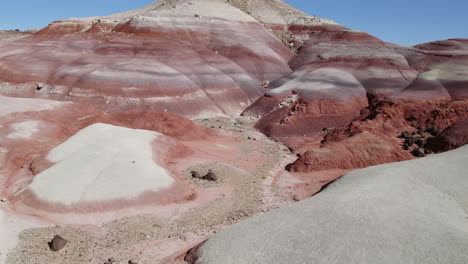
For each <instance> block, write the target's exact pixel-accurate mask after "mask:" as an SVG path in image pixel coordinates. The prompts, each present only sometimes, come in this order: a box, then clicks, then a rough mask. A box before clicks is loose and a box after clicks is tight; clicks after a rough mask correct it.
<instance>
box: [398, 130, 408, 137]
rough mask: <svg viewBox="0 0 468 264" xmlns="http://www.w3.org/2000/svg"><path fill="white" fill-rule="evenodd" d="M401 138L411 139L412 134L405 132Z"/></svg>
mask: <svg viewBox="0 0 468 264" xmlns="http://www.w3.org/2000/svg"><path fill="white" fill-rule="evenodd" d="M400 137H401V138H409V137H410V133H409V132H408V131H404V132H402V133H401V135H400Z"/></svg>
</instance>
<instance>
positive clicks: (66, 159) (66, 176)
mask: <svg viewBox="0 0 468 264" xmlns="http://www.w3.org/2000/svg"><path fill="white" fill-rule="evenodd" d="M161 136H162V135H161V134H159V133H156V132H152V131H147V130H136V129H129V128H123V127H117V126H112V125H106V124H94V125H91V126H89V127H87V128H85V129H83V130H81V131H80V132H78V133H77V134H76V135H74V136H72V137H71V138H69V139H68V140H67V141H65V142H64V143H62V144H61V145H59V146H58V147H56V148H54V149H53V150H52V151H51V152H50V153H49V154H48V156H47V159H48V160H50V161H51V162H54V163H56V164H55V165H54V166H52V167H51V168H49V169H47V170H45V171H43V172H42V173H40V174H38V175H36V176H35V178H34V181H33V182H32V183H31V184H30V185H29V187H28V188H29V189H30V190H31V191H32V192H33V193H34V194H35V195H37V196H38V198H39V199H41V200H45V201H49V202H56V203H61V204H65V205H71V204H74V203H79V202H87V201H106V200H113V199H132V198H135V197H137V196H138V195H140V194H142V193H143V192H145V191H159V190H161V189H163V188H167V187H169V186H170V185H171V184H172V183H173V182H174V180H173V178H172V177H171V176H170V175H169V173H168V172H167V171H166V170H165V169H164V168H162V167H160V166H159V165H158V164H156V163H155V161H154V160H153V148H152V142H153V141H154V140H155V139H156V138H158V137H161Z"/></svg>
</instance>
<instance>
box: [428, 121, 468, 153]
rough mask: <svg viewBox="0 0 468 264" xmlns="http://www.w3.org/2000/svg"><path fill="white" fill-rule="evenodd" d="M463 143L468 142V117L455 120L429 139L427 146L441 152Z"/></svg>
mask: <svg viewBox="0 0 468 264" xmlns="http://www.w3.org/2000/svg"><path fill="white" fill-rule="evenodd" d="M465 144H468V119H463V120H461V121H458V122H455V123H454V124H453V125H452V126H451V127H449V128H447V129H445V130H444V131H443V132H442V133H441V134H440V135H438V136H437V137H435V138H432V139H430V140H429V142H428V145H427V148H428V149H430V150H432V151H434V152H443V151H449V150H452V149H455V148H458V147H461V146H463V145H465Z"/></svg>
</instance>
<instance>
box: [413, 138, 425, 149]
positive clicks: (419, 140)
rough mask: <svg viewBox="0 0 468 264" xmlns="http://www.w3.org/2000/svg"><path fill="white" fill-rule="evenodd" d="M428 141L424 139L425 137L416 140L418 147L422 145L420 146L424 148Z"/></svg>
mask: <svg viewBox="0 0 468 264" xmlns="http://www.w3.org/2000/svg"><path fill="white" fill-rule="evenodd" d="M426 143H427V141H426V140H424V139H417V140H416V145H418V147H420V148H423V147H424V146H426Z"/></svg>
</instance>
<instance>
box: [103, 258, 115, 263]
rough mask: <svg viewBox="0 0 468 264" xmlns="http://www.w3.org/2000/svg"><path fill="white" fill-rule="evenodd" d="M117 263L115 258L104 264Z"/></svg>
mask: <svg viewBox="0 0 468 264" xmlns="http://www.w3.org/2000/svg"><path fill="white" fill-rule="evenodd" d="M116 262H117V261H116V260H115V259H114V258H110V259H108V260H107V261H106V262H104V264H113V263H116Z"/></svg>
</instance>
